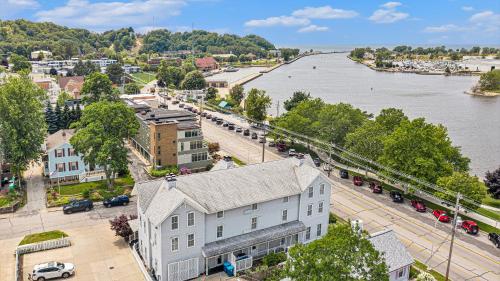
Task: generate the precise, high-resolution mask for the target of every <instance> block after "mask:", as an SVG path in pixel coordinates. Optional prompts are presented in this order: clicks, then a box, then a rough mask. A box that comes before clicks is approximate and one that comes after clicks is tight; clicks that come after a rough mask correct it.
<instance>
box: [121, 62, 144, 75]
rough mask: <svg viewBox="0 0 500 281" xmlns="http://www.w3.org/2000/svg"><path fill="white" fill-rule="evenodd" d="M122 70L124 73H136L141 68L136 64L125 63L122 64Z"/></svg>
mask: <svg viewBox="0 0 500 281" xmlns="http://www.w3.org/2000/svg"><path fill="white" fill-rule="evenodd" d="M122 69H123V72H125V73H128V74H130V73H137V72H139V71H141V68H140V67H139V66H137V65H130V64H125V65H123V66H122Z"/></svg>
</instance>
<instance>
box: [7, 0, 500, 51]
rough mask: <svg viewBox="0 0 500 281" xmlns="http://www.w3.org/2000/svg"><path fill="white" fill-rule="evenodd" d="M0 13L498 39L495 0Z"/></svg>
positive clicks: (356, 41) (161, 3) (151, 2)
mask: <svg viewBox="0 0 500 281" xmlns="http://www.w3.org/2000/svg"><path fill="white" fill-rule="evenodd" d="M0 6H1V8H0V18H1V19H2V20H5V19H17V18H25V19H29V20H33V21H52V22H55V23H58V24H62V25H66V26H69V27H83V28H88V29H90V30H94V31H98V32H101V31H105V30H109V29H114V28H119V27H128V26H132V27H134V28H135V29H136V30H137V31H139V32H144V31H147V30H151V29H156V28H167V29H170V30H173V31H186V30H191V26H194V28H195V29H205V30H209V31H215V32H219V33H235V34H238V35H246V34H257V35H260V36H263V37H265V38H267V39H269V40H270V41H271V42H273V43H275V44H276V45H278V46H285V45H290V46H299V45H314V46H320V45H364V44H370V45H381V44H388V45H394V44H414V45H415V44H425V45H437V44H447V45H452V44H455V45H464V44H480V45H481V44H482V45H500V1H499V0H411V1H409V0H406V1H404V0H401V1H397V2H396V1H376V0H338V1H319V0H266V1H263V0H247V1H242V0H113V1H108V0H0Z"/></svg>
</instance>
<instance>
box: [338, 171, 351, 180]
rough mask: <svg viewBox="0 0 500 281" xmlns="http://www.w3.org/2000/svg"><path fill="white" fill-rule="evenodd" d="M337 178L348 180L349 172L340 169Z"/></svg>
mask: <svg viewBox="0 0 500 281" xmlns="http://www.w3.org/2000/svg"><path fill="white" fill-rule="evenodd" d="M339 176H340V178H342V179H348V178H349V172H348V171H347V170H344V169H340V171H339Z"/></svg>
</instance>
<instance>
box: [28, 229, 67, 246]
mask: <svg viewBox="0 0 500 281" xmlns="http://www.w3.org/2000/svg"><path fill="white" fill-rule="evenodd" d="M62 237H68V234H66V233H64V232H62V231H60V230H53V231H47V232H40V233H34V234H30V235H26V236H24V238H23V240H22V241H21V242H20V243H19V245H25V244H32V243H37V242H42V241H47V240H53V239H58V238H62Z"/></svg>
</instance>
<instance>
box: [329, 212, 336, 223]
mask: <svg viewBox="0 0 500 281" xmlns="http://www.w3.org/2000/svg"><path fill="white" fill-rule="evenodd" d="M328 223H329V224H333V223H337V217H335V215H334V214H333V213H330V216H329V217H328Z"/></svg>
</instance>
